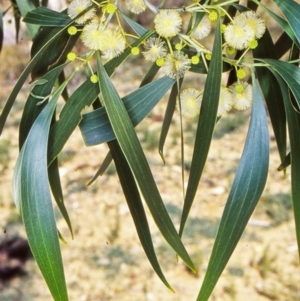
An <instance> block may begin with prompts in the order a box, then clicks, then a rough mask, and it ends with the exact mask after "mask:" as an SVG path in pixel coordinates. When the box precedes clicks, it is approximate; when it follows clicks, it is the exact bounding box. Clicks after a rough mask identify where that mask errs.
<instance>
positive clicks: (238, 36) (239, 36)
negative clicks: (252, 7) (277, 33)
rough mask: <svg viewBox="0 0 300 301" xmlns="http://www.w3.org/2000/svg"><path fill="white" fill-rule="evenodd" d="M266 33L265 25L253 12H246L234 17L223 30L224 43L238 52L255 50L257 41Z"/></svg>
mask: <svg viewBox="0 0 300 301" xmlns="http://www.w3.org/2000/svg"><path fill="white" fill-rule="evenodd" d="M265 31H266V25H265V22H264V20H262V19H261V18H260V17H259V16H258V15H257V14H256V13H255V12H253V11H246V12H244V13H241V14H239V15H238V16H236V17H235V18H234V19H233V21H232V22H231V23H230V24H229V25H228V26H226V28H225V29H224V39H225V41H226V43H227V44H228V45H229V46H231V47H233V48H235V49H238V50H242V49H245V48H248V47H249V48H255V47H256V46H257V42H256V41H257V39H260V38H261V37H262V36H263V34H264V33H265Z"/></svg>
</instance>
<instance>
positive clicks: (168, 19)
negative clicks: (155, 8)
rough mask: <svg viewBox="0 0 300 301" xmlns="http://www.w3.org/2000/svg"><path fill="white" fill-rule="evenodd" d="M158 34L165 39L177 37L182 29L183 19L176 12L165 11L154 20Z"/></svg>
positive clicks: (159, 13) (160, 12)
mask: <svg viewBox="0 0 300 301" xmlns="http://www.w3.org/2000/svg"><path fill="white" fill-rule="evenodd" d="M154 24H155V30H156V32H157V33H158V34H159V35H160V36H162V37H164V38H172V37H175V36H176V35H177V34H178V33H179V31H180V28H181V25H182V19H181V17H180V15H179V13H178V12H177V11H176V10H172V9H164V10H161V11H159V12H158V14H157V15H156V17H155V19H154Z"/></svg>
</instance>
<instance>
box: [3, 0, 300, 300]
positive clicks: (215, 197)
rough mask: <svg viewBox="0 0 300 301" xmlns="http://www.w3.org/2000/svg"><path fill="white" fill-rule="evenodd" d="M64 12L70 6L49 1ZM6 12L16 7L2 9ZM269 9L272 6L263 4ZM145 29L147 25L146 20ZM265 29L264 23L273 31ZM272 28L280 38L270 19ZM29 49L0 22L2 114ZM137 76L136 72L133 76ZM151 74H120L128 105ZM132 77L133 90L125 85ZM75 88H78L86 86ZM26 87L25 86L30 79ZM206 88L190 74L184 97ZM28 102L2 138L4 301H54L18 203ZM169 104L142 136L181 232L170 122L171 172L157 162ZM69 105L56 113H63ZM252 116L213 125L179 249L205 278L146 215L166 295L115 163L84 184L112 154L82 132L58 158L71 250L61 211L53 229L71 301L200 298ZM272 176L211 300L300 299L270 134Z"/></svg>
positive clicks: (283, 183) (187, 130)
mask: <svg viewBox="0 0 300 301" xmlns="http://www.w3.org/2000/svg"><path fill="white" fill-rule="evenodd" d="M49 2H50V4H51V7H52V8H53V9H57V10H62V9H64V8H65V7H66V3H65V1H63V0H61V1H49ZM0 3H1V6H2V9H3V10H5V9H6V8H8V7H9V5H10V2H9V1H4V0H3V1H0ZM264 3H265V2H264ZM139 21H140V22H142V23H144V24H145V25H147V22H149V21H148V20H147V19H146V17H145V18H144V17H143V16H142V17H140V19H139ZM268 22H269V21H268ZM268 22H267V25H268V27H269V28H271V29H272V28H273V24H272V22H271V21H270V22H269V23H268ZM30 45H31V44H30V42H29V38H28V36H27V34H26V30H25V29H24V26H22V29H21V32H20V36H19V42H18V43H17V44H16V42H15V30H14V19H13V17H12V14H9V13H8V14H7V15H6V16H5V18H4V44H3V49H2V52H1V54H0V110H2V109H3V107H4V104H5V101H6V99H7V97H8V95H9V93H10V91H11V89H12V87H13V85H14V84H15V83H16V81H17V79H18V77H19V75H20V74H21V72H22V70H23V69H24V67H25V66H26V64H27V63H28V61H29V59H30V54H29V53H30ZM133 66H134V67H133ZM148 67H149V66H148V65H145V63H144V61H143V60H142V59H140V58H130V59H129V61H128V62H127V63H125V64H124V65H123V66H121V67H120V68H119V69H118V70H117V71H116V73H115V74H114V76H113V81H114V84H115V86H116V88H117V90H118V92H119V94H120V95H121V96H123V95H126V94H128V93H129V92H131V91H133V90H134V89H136V88H137V87H138V86H139V82H140V79H141V78H142V77H143V74H145V72H146V70H147V68H148ZM124 79H128V81H124ZM80 80H81V79H80V78H74V80H73V81H72V85H73V87H74V88H76V86H77V85H78V82H80ZM28 82H29V80H28ZM202 84H203V78H200V79H199V78H195V77H194V75H193V74H189V75H188V76H187V78H186V80H185V82H184V86H185V87H189V86H201V85H202ZM28 93H29V86H28V85H25V86H24V89H23V90H22V92H21V93H20V94H19V96H18V98H17V100H16V103H15V105H14V107H13V110H12V112H11V114H10V116H9V118H8V121H7V124H6V127H5V129H4V131H3V134H2V136H1V137H0V301H31V300H34V301H51V300H52V298H51V296H50V294H49V292H48V289H47V287H46V284H45V282H44V280H43V278H42V276H41V274H40V272H39V270H38V268H37V266H36V264H35V262H34V259H33V258H32V256H31V254H30V250H29V248H28V244H27V240H26V235H25V232H24V228H23V225H22V221H21V218H20V216H19V214H18V212H17V210H16V208H15V205H14V202H13V197H12V174H13V169H14V165H15V161H16V158H17V156H18V125H19V122H20V119H21V114H22V109H23V106H24V103H25V101H26V99H27V96H28ZM167 99H168V98H167V96H166V97H165V98H164V99H162V100H161V102H160V103H159V105H158V106H157V107H156V108H155V109H154V110H153V112H152V113H151V114H150V115H149V116H148V117H147V118H146V119H145V120H144V121H143V122H142V123H141V124H140V125H139V126H138V127H137V133H138V136H139V138H140V141H141V142H142V145H143V148H144V150H145V153H146V156H147V159H148V161H149V164H150V166H151V168H152V171H153V174H154V177H155V179H156V183H157V185H158V188H159V190H160V192H161V194H162V197H163V199H164V202H165V204H166V207H167V209H168V211H169V214H170V216H171V218H172V220H173V222H174V223H175V225H176V227H179V222H180V216H181V208H182V205H183V199H182V183H181V166H180V164H181V157H180V122H179V114H178V112H176V113H175V114H174V120H173V123H172V128H171V130H170V133H169V137H168V139H167V142H166V146H165V159H166V165H163V162H162V160H161V158H160V156H159V154H158V139H159V134H160V128H161V121H162V120H163V118H164V112H165V107H166V104H167ZM62 105H63V101H61V103H60V105H59V106H60V107H62ZM249 116H250V110H248V111H245V112H233V113H229V114H227V115H226V116H224V117H223V118H222V119H221V120H220V121H219V123H218V124H217V127H216V130H215V133H214V138H213V141H212V145H211V149H210V153H209V157H208V161H207V164H206V167H205V170H204V173H203V175H202V178H201V182H200V185H199V190H198V193H197V196H196V199H195V202H194V206H193V207H192V210H191V214H190V218H189V220H188V223H187V226H186V229H185V232H184V236H183V241H184V244H185V245H186V247H187V250H188V252H189V253H190V255H191V257H192V259H193V261H194V262H195V264H196V267H197V268H198V273H197V274H193V273H191V272H190V271H189V270H188V269H187V268H186V267H185V265H184V264H183V263H182V262H181V261H179V262H177V261H176V256H175V255H176V254H174V252H173V251H172V250H171V249H170V248H169V246H168V245H167V244H166V242H165V241H164V239H163V238H162V236H161V235H160V233H159V232H158V231H157V228H156V226H155V224H154V223H153V221H152V219H151V216H150V214H149V223H150V226H151V229H152V234H153V241H154V244H155V247H156V251H157V255H158V258H159V261H160V263H161V266H162V268H163V271H164V273H165V275H166V277H167V279H168V281H169V282H170V284H171V285H172V286H173V288H174V290H175V291H176V293H175V294H174V293H172V292H170V291H169V290H168V289H167V288H165V287H164V285H163V284H162V283H161V282H160V280H159V279H158V277H157V276H156V275H155V273H154V272H153V270H152V268H151V266H150V264H149V263H148V260H147V258H146V256H145V254H144V252H143V249H142V247H141V245H140V243H139V240H138V237H137V234H136V231H135V227H134V224H133V221H132V218H131V216H130V212H129V209H128V208H127V205H126V201H125V199H124V196H123V194H122V190H121V187H120V184H119V181H118V176H117V173H116V170H115V167H114V165H113V164H111V165H110V166H109V168H108V170H107V172H106V173H105V174H104V175H103V176H101V177H99V178H98V179H97V180H96V181H95V183H94V184H92V185H91V186H87V183H88V182H89V180H90V179H91V178H92V177H93V176H94V174H95V173H96V171H97V170H98V168H99V166H100V165H101V163H102V161H103V159H104V157H105V155H106V153H107V151H108V148H107V147H106V145H98V146H94V147H88V148H87V147H85V145H84V143H83V141H82V137H81V134H80V132H79V130H76V131H75V132H74V133H73V135H72V136H71V139H70V140H69V141H68V143H67V144H66V146H65V148H64V150H63V151H62V153H61V154H60V156H59V164H60V166H61V168H60V174H61V178H62V184H63V190H64V197H65V204H66V207H67V209H68V211H69V215H70V218H71V221H72V225H73V229H74V234H75V237H74V240H72V238H71V236H70V234H69V232H68V228H67V226H66V224H65V222H64V220H63V219H62V218H61V216H60V214H59V212H58V210H57V209H56V208H55V213H56V215H57V223H58V228H59V230H60V231H61V233H62V234H63V236H64V238H65V239H66V241H67V243H66V244H63V243H62V244H61V248H62V254H63V260H64V265H65V274H66V281H67V285H68V289H69V296H70V300H72V301H106V300H122V301H127V300H128V301H129V300H130V301H143V300H145V301H151V300H154V301H162V300H163V301H187V300H195V299H196V296H197V294H198V291H199V288H200V285H201V282H202V279H203V277H204V274H205V270H206V267H207V263H208V260H209V256H210V252H211V250H212V246H213V242H214V237H215V234H216V231H217V228H218V224H219V220H220V217H221V215H222V211H223V209H224V206H225V203H226V199H227V196H228V193H229V190H230V187H231V184H232V181H233V178H234V175H235V171H236V168H237V165H238V162H239V159H240V156H241V153H242V149H243V144H244V141H245V138H246V134H247V127H248V124H249ZM196 126H197V118H193V119H185V120H184V137H185V144H184V147H185V162H184V169H185V177H186V179H187V178H188V174H189V169H190V165H191V156H192V146H193V142H194V135H195V131H196ZM270 137H271V155H270V171H269V177H268V182H267V186H266V188H265V191H264V194H263V195H262V197H261V200H260V202H259V204H258V206H257V208H256V210H255V212H254V214H253V216H252V217H251V219H250V221H249V224H248V226H247V228H246V230H245V232H244V234H243V236H242V239H241V241H240V242H239V244H238V246H237V248H236V250H235V252H234V254H233V256H232V258H231V260H230V262H229V263H228V265H227V268H226V270H225V271H224V273H223V275H222V277H221V279H220V281H219V283H218V285H217V287H216V289H215V291H214V293H213V295H212V297H211V300H214V301H221V300H222V301H227V300H228V301H234V300H236V301H241V300H243V301H248V300H249V301H250V300H251V301H252V300H256V301H268V300H276V301H277V300H278V301H296V300H300V272H299V261H298V252H297V245H296V240H295V233H294V231H295V230H294V222H293V212H292V202H291V198H290V169H288V170H287V173H286V175H284V174H283V173H282V172H278V171H277V167H278V166H279V164H280V161H279V155H278V154H277V148H276V143H275V139H274V134H273V132H272V129H271V128H270Z"/></svg>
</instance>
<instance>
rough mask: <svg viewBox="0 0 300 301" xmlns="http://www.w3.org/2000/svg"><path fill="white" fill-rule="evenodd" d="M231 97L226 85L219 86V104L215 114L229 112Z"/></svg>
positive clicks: (231, 102) (219, 115)
mask: <svg viewBox="0 0 300 301" xmlns="http://www.w3.org/2000/svg"><path fill="white" fill-rule="evenodd" d="M232 105H233V99H232V94H231V92H230V90H229V89H228V88H226V87H223V86H222V87H221V90H220V98H219V106H218V112H217V116H218V117H221V116H222V115H224V114H225V113H227V112H229V111H230V110H231V109H232Z"/></svg>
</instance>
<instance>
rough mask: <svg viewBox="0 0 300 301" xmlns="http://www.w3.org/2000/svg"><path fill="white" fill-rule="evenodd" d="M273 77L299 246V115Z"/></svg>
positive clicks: (282, 83)
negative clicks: (285, 135) (283, 119)
mask: <svg viewBox="0 0 300 301" xmlns="http://www.w3.org/2000/svg"><path fill="white" fill-rule="evenodd" d="M274 76H275V77H276V78H277V80H278V83H279V85H280V88H281V92H282V96H283V100H284V106H285V110H286V115H287V123H288V130H289V137H290V147H291V152H290V156H288V157H287V161H289V159H290V163H291V186H292V201H293V210H294V217H295V226H296V237H297V243H298V246H300V190H299V183H300V156H299V149H300V139H299V137H300V114H299V113H297V112H296V111H295V110H294V108H293V106H292V104H291V99H290V95H289V94H290V93H289V91H288V88H287V85H286V83H284V82H283V80H282V79H281V78H280V77H279V76H278V74H276V73H275V72H274ZM298 252H299V255H300V248H298Z"/></svg>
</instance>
